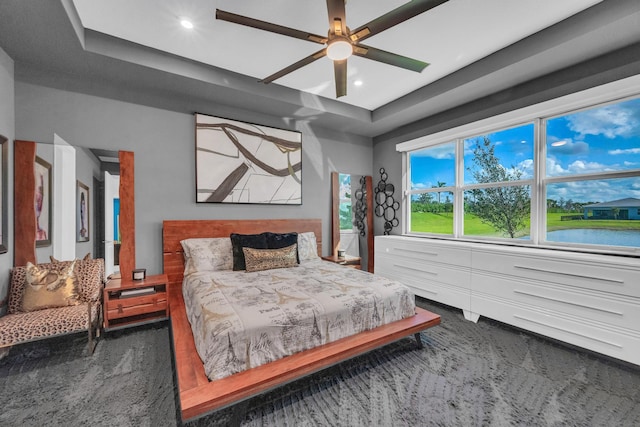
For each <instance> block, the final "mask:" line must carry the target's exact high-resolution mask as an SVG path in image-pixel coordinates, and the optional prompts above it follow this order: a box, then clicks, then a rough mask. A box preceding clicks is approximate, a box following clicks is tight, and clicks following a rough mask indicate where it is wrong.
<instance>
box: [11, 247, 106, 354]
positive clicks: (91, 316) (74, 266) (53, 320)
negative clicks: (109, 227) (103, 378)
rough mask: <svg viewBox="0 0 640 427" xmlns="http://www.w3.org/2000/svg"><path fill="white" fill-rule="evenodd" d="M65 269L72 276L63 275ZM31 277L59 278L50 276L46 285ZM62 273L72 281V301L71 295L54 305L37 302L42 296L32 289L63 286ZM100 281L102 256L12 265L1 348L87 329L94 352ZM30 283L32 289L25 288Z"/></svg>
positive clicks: (97, 329) (101, 276)
mask: <svg viewBox="0 0 640 427" xmlns="http://www.w3.org/2000/svg"><path fill="white" fill-rule="evenodd" d="M29 268H30V269H31V270H29ZM34 271H35V272H36V273H37V274H36V273H34ZM65 272H68V273H69V274H70V275H71V276H66V277H65V276H64V274H65ZM38 275H39V276H38ZM45 275H46V276H45ZM34 277H36V278H38V277H42V278H45V277H46V278H47V279H49V278H54V279H57V280H58V282H54V281H52V280H49V283H50V285H49V286H46V284H45V285H42V284H40V283H36V285H34V284H33V282H34V280H35V279H34ZM61 277H62V279H64V280H68V281H72V282H73V283H74V285H73V298H72V301H70V302H69V300H71V298H66V299H65V302H64V305H61V306H52V305H55V304H54V303H52V302H45V303H41V304H40V306H38V299H40V300H42V298H41V297H39V296H38V294H37V293H34V292H33V291H32V289H36V290H40V289H38V288H41V289H43V288H44V287H49V288H51V289H54V288H61V287H63V286H66V285H65V283H62V282H61V281H60V278H61ZM28 279H29V284H28ZM66 283H70V282H66ZM103 285H104V260H103V259H82V260H75V261H61V262H55V263H48V264H38V265H36V266H28V267H27V266H21V267H15V268H14V269H13V270H12V272H11V281H10V285H9V286H10V288H9V306H8V311H7V314H6V315H5V316H3V317H0V348H3V347H10V346H14V345H16V344H21V343H25V342H29V341H35V340H40V339H45V338H49V337H54V336H59V335H65V334H70V333H76V332H82V331H86V332H87V333H88V339H89V342H88V347H89V353H90V354H93V350H94V348H95V344H94V341H95V340H94V336H96V335H97V334H98V333H99V330H100V322H101V316H102V304H101V295H102V287H103ZM29 286H31V288H32V289H27V287H29ZM33 295H36V297H33ZM27 300H28V301H27ZM43 307H44V308H43Z"/></svg>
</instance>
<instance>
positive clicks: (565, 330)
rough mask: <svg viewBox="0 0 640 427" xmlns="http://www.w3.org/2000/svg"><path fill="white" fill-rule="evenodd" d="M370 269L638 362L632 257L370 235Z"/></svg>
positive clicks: (433, 295) (636, 279)
mask: <svg viewBox="0 0 640 427" xmlns="http://www.w3.org/2000/svg"><path fill="white" fill-rule="evenodd" d="M375 272H376V273H377V274H380V275H383V276H386V277H389V278H393V279H396V280H399V281H401V282H403V283H405V284H406V285H408V286H410V287H411V288H412V289H413V291H414V292H415V294H416V295H419V296H421V297H424V298H427V299H430V300H433V301H438V302H441V303H443V304H447V305H450V306H453V307H457V308H461V309H462V310H463V312H464V315H465V318H467V319H468V320H472V321H477V320H478V318H479V316H486V317H489V318H492V319H495V320H499V321H501V322H504V323H508V324H510V325H514V326H517V327H520V328H523V329H527V330H530V331H533V332H536V333H539V334H542V335H546V336H549V337H552V338H556V339H559V340H561V341H565V342H568V343H571V344H574V345H577V346H580V347H584V348H587V349H590V350H593V351H596V352H599V353H602V354H606V355H609V356H612V357H615V358H618V359H621V360H625V361H628V362H632V363H635V364H638V365H640V260H639V259H637V258H627V257H620V256H609V255H594V254H583V253H576V252H567V251H558V250H549V249H539V248H523V247H513V246H503V245H491V244H481V243H467V242H459V241H448V240H437V239H424V238H417V237H405V236H376V238H375Z"/></svg>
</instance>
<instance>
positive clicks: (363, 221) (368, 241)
mask: <svg viewBox="0 0 640 427" xmlns="http://www.w3.org/2000/svg"><path fill="white" fill-rule="evenodd" d="M356 247H357V252H354V253H349V251H350V248H356ZM339 249H343V250H345V251H346V255H347V256H349V255H352V256H359V257H360V258H361V259H362V260H363V263H362V265H361V267H362V269H363V270H366V271H369V272H370V273H373V269H374V265H373V179H372V178H371V176H368V175H366V176H363V175H354V174H344V173H339V172H331V250H332V252H331V255H332V256H334V257H337V256H338V250H339Z"/></svg>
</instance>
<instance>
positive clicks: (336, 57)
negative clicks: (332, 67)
mask: <svg viewBox="0 0 640 427" xmlns="http://www.w3.org/2000/svg"><path fill="white" fill-rule="evenodd" d="M352 53H353V46H352V45H351V43H349V42H348V41H347V39H346V38H335V39H333V40H332V41H330V42H329V45H328V46H327V56H328V57H329V59H331V60H333V61H342V60H344V59H347V58H348V57H350V56H351V54H352Z"/></svg>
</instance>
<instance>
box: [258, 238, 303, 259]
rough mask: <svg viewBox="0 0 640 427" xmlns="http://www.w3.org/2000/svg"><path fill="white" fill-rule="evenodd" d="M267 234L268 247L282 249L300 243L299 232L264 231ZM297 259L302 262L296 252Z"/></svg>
mask: <svg viewBox="0 0 640 427" xmlns="http://www.w3.org/2000/svg"><path fill="white" fill-rule="evenodd" d="M264 234H265V235H266V236H267V249H281V248H286V247H287V246H291V245H293V244H297V243H298V233H271V232H266V233H264ZM296 261H297V262H298V263H300V260H299V258H298V253H297V252H296Z"/></svg>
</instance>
